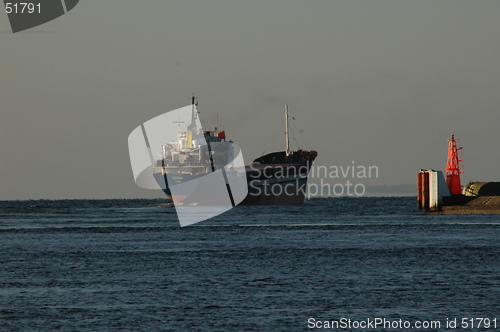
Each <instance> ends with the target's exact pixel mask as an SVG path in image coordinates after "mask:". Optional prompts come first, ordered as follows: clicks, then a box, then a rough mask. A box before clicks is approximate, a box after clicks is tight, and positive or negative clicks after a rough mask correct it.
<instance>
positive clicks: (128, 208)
mask: <svg viewBox="0 0 500 332" xmlns="http://www.w3.org/2000/svg"><path fill="white" fill-rule="evenodd" d="M499 308H500V216H498V215H461V216H424V215H421V214H420V213H419V212H417V211H416V202H415V198H412V197H407V198H332V199H313V200H311V201H307V202H306V204H304V205H303V206H293V207H262V206H258V207H256V206H254V207H237V208H236V209H233V210H231V211H229V212H228V213H225V214H223V215H221V216H218V217H216V218H213V219H211V220H208V221H204V222H201V223H199V224H196V225H193V226H189V227H185V228H181V227H180V226H179V224H178V222H177V220H176V215H175V210H174V209H173V208H171V207H167V206H165V205H164V204H163V201H162V200H62V201H4V202H0V330H1V331H52V330H62V331H67V330H70V331H114V330H119V331H308V330H312V329H311V328H310V327H311V326H310V322H311V321H313V322H318V321H319V322H323V321H334V320H337V321H340V320H341V319H345V320H344V322H346V320H347V319H350V320H351V321H353V322H354V321H358V324H359V322H360V321H361V322H362V321H365V322H366V321H367V320H369V319H375V318H385V319H386V320H387V321H389V320H390V321H397V320H399V319H401V320H404V321H408V322H411V323H412V324H413V323H414V322H416V321H430V320H434V321H440V323H441V326H440V328H436V327H433V328H431V327H429V328H427V329H420V330H426V331H434V330H436V331H437V330H446V325H445V324H446V321H447V319H448V322H450V321H453V319H455V318H456V319H457V321H458V326H457V330H466V331H473V330H474V331H475V330H486V329H485V326H484V325H483V326H482V327H480V328H479V329H478V328H477V324H478V321H477V320H476V321H469V320H470V319H471V318H488V319H490V320H491V322H492V323H491V324H493V320H494V319H495V318H496V319H497V322H496V325H497V326H496V328H494V327H493V325H490V328H489V329H487V330H489V331H498V330H500V315H499ZM311 319H313V320H311ZM462 319H466V322H469V323H471V322H472V323H474V324H476V326H473V328H470V327H471V326H472V325H470V326H469V328H468V329H459V327H460V324H461V323H462ZM483 322H484V321H483ZM321 324H323V323H321ZM322 326H324V324H323V325H322ZM339 330H358V329H356V328H353V327H352V326H351V329H349V328H346V329H339ZM359 330H360V329H359ZM367 330H370V329H365V331H367ZM371 330H390V331H402V330H411V329H405V328H392V327H391V328H390V327H388V326H386V327H385V328H383V326H377V328H375V329H371ZM449 330H450V331H451V330H452V329H449Z"/></svg>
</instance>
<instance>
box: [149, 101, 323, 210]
mask: <svg viewBox="0 0 500 332" xmlns="http://www.w3.org/2000/svg"><path fill="white" fill-rule="evenodd" d="M196 106H197V103H196V102H195V98H194V96H193V98H192V114H191V123H190V124H189V126H187V128H186V130H183V129H182V128H181V126H180V124H179V125H178V131H177V140H176V141H172V142H169V143H167V144H164V145H163V146H162V152H161V153H160V159H158V160H155V162H154V164H153V176H154V178H155V180H156V182H157V183H158V184H159V185H160V187H161V188H162V190H163V191H164V193H165V194H166V195H167V197H168V198H169V199H170V200H171V201H172V202H173V203H174V204H178V205H183V204H200V203H202V204H205V205H206V204H209V205H211V204H213V205H217V202H218V199H217V197H216V196H217V195H215V194H214V191H213V190H212V191H211V190H207V191H206V192H200V190H199V188H200V185H199V184H198V182H199V181H205V182H206V181H209V180H205V179H206V178H207V177H205V175H210V174H212V173H214V172H222V175H223V178H224V182H225V185H226V189H227V193H228V194H229V196H230V198H231V203H232V204H233V206H234V205H235V201H234V199H233V192H232V189H231V185H230V184H231V183H241V182H238V179H239V178H241V177H242V176H243V177H244V178H246V183H245V185H246V186H247V188H245V192H248V194H247V195H246V197H245V198H244V199H242V200H241V201H240V202H239V204H240V205H298V204H302V203H303V202H304V199H305V197H306V195H307V180H308V175H309V170H310V168H311V166H312V164H313V162H314V160H315V158H316V156H317V152H316V151H305V150H296V151H291V150H290V143H289V116H288V107H287V106H285V142H286V147H285V150H284V151H279V152H272V153H269V154H266V155H264V156H261V157H259V158H257V159H255V160H254V161H253V162H252V163H251V164H249V165H247V166H243V167H240V165H239V164H238V163H234V160H235V158H237V156H239V155H240V150H239V147H238V146H237V145H236V144H234V143H233V141H231V140H228V139H227V137H226V133H225V131H223V130H218V129H217V128H215V129H214V130H208V131H202V130H201V126H199V125H197V123H199V121H197V115H198V111H197V107H196ZM228 166H229V167H228ZM204 186H205V187H207V188H212V187H213V188H216V187H217V186H218V184H217V183H215V182H214V183H204ZM174 188H175V190H173V189H174ZM233 191H234V190H233ZM239 192H241V190H240V191H239ZM211 198H213V199H211ZM236 204H238V203H236Z"/></svg>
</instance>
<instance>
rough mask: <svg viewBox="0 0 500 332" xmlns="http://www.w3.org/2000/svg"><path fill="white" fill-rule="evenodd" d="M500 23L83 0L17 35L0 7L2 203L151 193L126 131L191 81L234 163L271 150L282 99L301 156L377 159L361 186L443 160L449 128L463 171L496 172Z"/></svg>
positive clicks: (448, 1) (265, 6) (278, 140)
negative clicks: (232, 148) (135, 171)
mask: <svg viewBox="0 0 500 332" xmlns="http://www.w3.org/2000/svg"><path fill="white" fill-rule="evenodd" d="M499 31H500V2H499V1H487V0H486V1H461V0H439V1H435V0H429V1H426V0H420V1H404V0H398V1H396V0H389V1H386V0H357V1H352V0H344V1H340V0H339V1H336V0H314V1H305V0H270V1H269V0H268V1H261V0H256V1H243V0H227V1H225V0H224V1H223V0H203V1H201V0H200V1H198V0H190V1H167V0H145V1H131V0H106V1H103V0H82V1H80V3H79V4H78V5H77V6H76V7H75V8H74V9H73V10H72V11H70V12H69V13H67V14H66V15H64V16H61V17H59V18H57V19H55V20H53V21H51V22H48V23H46V24H44V25H41V26H38V27H36V28H33V29H30V30H27V31H24V32H19V33H15V34H13V33H12V31H11V29H10V26H9V22H8V18H7V15H6V14H5V13H3V14H1V13H0V200H17V199H73V198H95V199H101V198H153V197H162V193H161V192H159V191H153V190H146V189H141V188H139V187H137V186H136V185H135V182H134V178H133V176H132V171H131V167H130V160H129V154H128V146H127V139H128V135H129V134H130V132H131V131H132V130H133V129H134V128H136V127H137V126H139V125H140V124H141V123H143V122H145V121H147V120H149V119H151V118H153V117H155V116H157V115H160V114H163V113H165V112H168V111H170V110H173V109H176V108H179V107H183V106H185V105H188V104H189V103H190V97H191V95H192V93H195V94H196V96H197V97H198V98H199V110H200V112H201V113H200V118H201V121H202V123H203V124H204V128H205V129H208V128H207V127H213V126H214V125H215V123H216V119H217V118H218V119H219V127H222V128H223V129H225V130H226V133H227V135H228V136H229V137H230V138H231V139H232V140H233V141H235V142H236V143H238V145H240V146H241V148H242V151H243V156H244V159H245V162H247V163H249V162H251V161H252V160H253V159H255V158H257V157H259V156H260V155H261V154H262V153H263V152H264V151H267V152H271V151H279V150H283V149H284V145H285V141H284V135H283V132H284V121H283V109H284V105H285V104H288V105H289V111H290V114H291V116H293V117H294V118H295V120H293V121H292V125H291V128H292V131H293V132H294V136H295V138H296V140H297V142H298V143H299V147H300V148H303V149H313V150H317V151H318V154H319V155H318V158H317V159H316V162H315V164H316V165H324V166H327V167H330V166H332V165H334V166H348V165H361V166H377V167H378V170H379V172H378V177H376V178H370V179H357V180H358V181H361V182H362V183H363V184H365V185H367V186H397V185H412V184H414V183H415V177H416V173H417V172H418V171H419V170H420V169H421V168H434V169H442V170H444V168H445V164H446V154H447V141H446V140H447V139H448V138H449V136H450V135H451V134H455V136H456V137H457V138H458V139H459V140H460V141H459V146H462V147H463V159H464V174H462V183H463V184H464V183H467V182H468V181H469V180H477V181H500V176H499V175H498V168H499V165H500V154H499V152H498V142H499V140H500V130H498V126H499V124H500V90H499V89H500V37H499V34H498V32H499ZM296 146H297V145H295V142H294V140H293V139H292V147H296ZM318 180H319V179H312V181H313V182H314V181H318Z"/></svg>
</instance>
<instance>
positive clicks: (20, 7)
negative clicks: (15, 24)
mask: <svg viewBox="0 0 500 332" xmlns="http://www.w3.org/2000/svg"><path fill="white" fill-rule="evenodd" d="M41 7H42V6H41V4H40V3H37V4H35V3H33V2H6V3H5V12H6V13H7V14H11V13H12V14H24V13H26V14H40V11H41V9H42V8H41Z"/></svg>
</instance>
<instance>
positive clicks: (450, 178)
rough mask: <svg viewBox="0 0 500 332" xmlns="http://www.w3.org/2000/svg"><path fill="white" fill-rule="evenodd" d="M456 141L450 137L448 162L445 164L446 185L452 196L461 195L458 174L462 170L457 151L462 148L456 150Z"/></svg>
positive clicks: (452, 136)
mask: <svg viewBox="0 0 500 332" xmlns="http://www.w3.org/2000/svg"><path fill="white" fill-rule="evenodd" d="M457 142H458V139H455V135H453V134H452V135H451V139H449V140H448V161H447V162H446V184H447V185H448V188H449V189H450V193H451V194H452V195H461V194H462V185H461V183H460V173H463V170H462V165H461V163H462V159H461V158H460V157H459V155H458V151H461V150H462V148H457Z"/></svg>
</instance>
